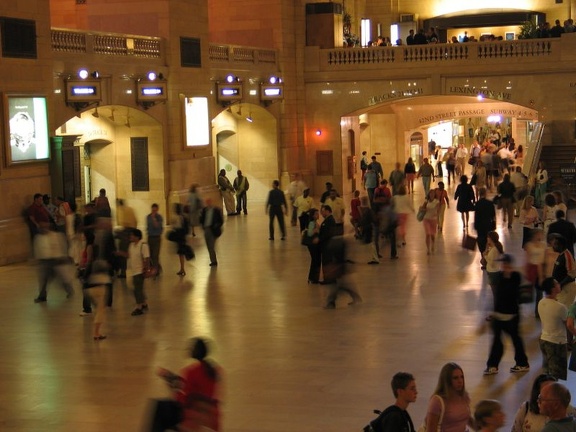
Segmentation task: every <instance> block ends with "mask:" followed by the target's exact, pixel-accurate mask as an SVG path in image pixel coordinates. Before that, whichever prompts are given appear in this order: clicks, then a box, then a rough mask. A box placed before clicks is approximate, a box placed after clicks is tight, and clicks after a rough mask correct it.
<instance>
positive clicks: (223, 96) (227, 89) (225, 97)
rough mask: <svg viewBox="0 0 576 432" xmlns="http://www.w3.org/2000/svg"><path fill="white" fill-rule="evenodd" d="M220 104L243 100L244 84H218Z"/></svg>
mask: <svg viewBox="0 0 576 432" xmlns="http://www.w3.org/2000/svg"><path fill="white" fill-rule="evenodd" d="M217 85H218V102H235V101H239V100H242V84H229V83H218V84H217Z"/></svg>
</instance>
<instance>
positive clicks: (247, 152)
mask: <svg viewBox="0 0 576 432" xmlns="http://www.w3.org/2000/svg"><path fill="white" fill-rule="evenodd" d="M277 130H278V128H277V121H276V118H275V117H274V116H273V115H272V114H270V113H269V112H268V111H267V110H265V109H264V108H262V107H260V106H258V105H253V104H248V103H242V104H234V105H232V106H230V107H228V108H227V109H225V110H224V111H222V112H221V113H220V114H219V115H217V116H216V117H215V118H214V120H213V121H212V139H213V142H214V143H216V146H217V154H218V162H217V164H218V167H217V171H219V170H220V169H225V170H226V172H227V176H228V178H229V179H230V181H233V180H234V178H235V177H236V171H237V170H238V169H240V170H242V173H243V174H244V175H245V176H246V177H247V178H248V181H249V182H250V192H249V193H248V201H249V202H250V201H265V200H266V197H267V195H268V191H269V190H270V185H271V183H272V181H273V180H275V179H278V175H279V170H278V144H277V143H278V138H277V136H278V133H277Z"/></svg>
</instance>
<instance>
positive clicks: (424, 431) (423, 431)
mask: <svg viewBox="0 0 576 432" xmlns="http://www.w3.org/2000/svg"><path fill="white" fill-rule="evenodd" d="M432 397H437V398H438V399H440V406H441V407H442V408H441V410H440V417H438V427H437V428H436V432H442V421H443V420H444V411H446V406H445V405H444V399H442V397H441V396H438V395H434V396H432ZM418 432H428V431H427V429H426V418H424V422H423V423H422V425H421V426H420V427H419V428H418ZM429 432H433V431H429Z"/></svg>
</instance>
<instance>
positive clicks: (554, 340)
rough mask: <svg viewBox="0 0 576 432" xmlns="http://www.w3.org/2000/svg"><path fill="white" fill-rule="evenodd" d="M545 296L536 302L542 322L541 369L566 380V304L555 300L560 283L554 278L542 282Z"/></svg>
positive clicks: (559, 289)
mask: <svg viewBox="0 0 576 432" xmlns="http://www.w3.org/2000/svg"><path fill="white" fill-rule="evenodd" d="M541 288H542V290H543V291H544V293H545V294H546V296H545V297H544V298H543V299H542V300H540V302H539V303H538V314H539V315H540V321H541V323H542V334H541V335H540V350H541V351H542V369H543V370H544V373H547V374H550V375H552V376H553V377H555V378H557V379H562V380H566V379H567V376H568V364H567V361H566V354H567V351H566V342H567V337H566V317H567V315H568V310H567V309H566V306H565V305H563V304H562V303H560V302H559V301H558V300H557V297H558V294H559V293H560V291H561V288H560V284H559V283H558V282H557V281H556V280H555V279H554V278H551V277H550V278H546V279H544V281H543V282H542V287H541Z"/></svg>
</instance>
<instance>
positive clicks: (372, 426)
mask: <svg viewBox="0 0 576 432" xmlns="http://www.w3.org/2000/svg"><path fill="white" fill-rule="evenodd" d="M374 414H377V415H378V417H376V418H375V419H374V420H372V421H371V422H370V423H368V424H367V425H366V426H364V429H362V431H363V432H380V431H381V430H382V416H383V415H384V412H382V411H380V410H374Z"/></svg>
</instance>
